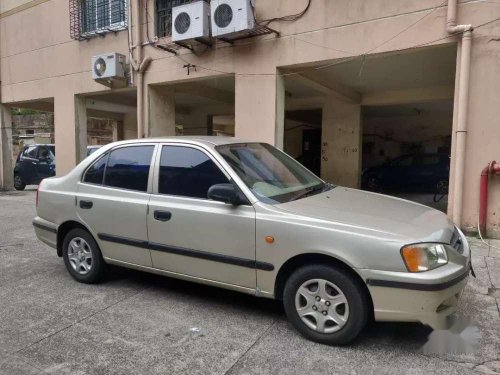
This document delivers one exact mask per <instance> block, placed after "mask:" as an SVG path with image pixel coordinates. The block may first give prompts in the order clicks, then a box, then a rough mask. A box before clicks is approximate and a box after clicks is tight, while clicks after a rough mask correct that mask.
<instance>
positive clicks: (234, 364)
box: [224, 319, 278, 375]
mask: <svg viewBox="0 0 500 375" xmlns="http://www.w3.org/2000/svg"><path fill="white" fill-rule="evenodd" d="M277 321H278V319H275V320H274V321H273V322H272V323H271V324H270V325H269V327H267V328H266V330H265V331H264V332H262V333H261V334H260V335H259V337H257V340H255V341H254V342H253V344H252V345H250V346H249V347H248V348H247V350H245V352H244V353H243V354H242V355H240V357H239V358H238V359H237V360H236V361H235V362H234V363H233V364H232V365H231V367H230V368H229V369H228V370H227V371H226V372H225V373H224V375H228V374H230V373H231V371H232V370H233V368H235V366H236V365H237V364H238V363H239V362H240V360H241V359H242V358H243V357H244V356H246V355H247V353H248V352H249V351H250V350H252V348H254V347H255V346H256V345H257V344H258V343H260V342H261V341H262V339H263V338H264V337H265V336H266V335H267V333H268V332H269V331H270V330H271V328H273V327H274V325H275V324H276V322H277Z"/></svg>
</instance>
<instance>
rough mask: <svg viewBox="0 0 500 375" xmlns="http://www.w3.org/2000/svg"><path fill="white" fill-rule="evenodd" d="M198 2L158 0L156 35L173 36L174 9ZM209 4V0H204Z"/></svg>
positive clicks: (190, 0) (191, 0)
mask: <svg viewBox="0 0 500 375" xmlns="http://www.w3.org/2000/svg"><path fill="white" fill-rule="evenodd" d="M194 1H196V0H156V35H157V36H159V37H163V36H171V35H172V8H173V7H176V6H179V5H183V4H189V3H192V2H194ZM204 1H206V2H207V3H208V2H210V1H209V0H204Z"/></svg>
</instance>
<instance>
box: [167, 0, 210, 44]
mask: <svg viewBox="0 0 500 375" xmlns="http://www.w3.org/2000/svg"><path fill="white" fill-rule="evenodd" d="M209 38H210V5H208V4H207V3H206V2H205V1H197V2H194V3H190V4H185V5H180V6H177V7H174V8H172V42H185V41H188V40H198V39H199V40H208V39H209Z"/></svg>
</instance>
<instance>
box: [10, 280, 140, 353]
mask: <svg viewBox="0 0 500 375" xmlns="http://www.w3.org/2000/svg"><path fill="white" fill-rule="evenodd" d="M147 289H149V288H144V289H141V290H139V291H138V292H137V293H134V294H132V295H130V296H127V297H125V298H122V299H120V300H118V301H116V302H115V303H112V304H111V305H109V306H106V307H105V308H103V309H100V310H98V311H95V312H93V313H91V314H89V315H87V316H85V317H83V318H82V319H80V320H77V321H75V322H73V323H71V324H68V325H67V326H65V327H63V328H61V329H59V330H57V331H55V332H52V333H51V334H50V335H47V336H44V337H42V338H41V339H39V340H37V341H35V342H32V343H31V344H28V345H26V346H25V347H23V348H21V349H18V350H16V351H15V352H12V353H9V354H8V355H15V354H19V353H20V352H22V351H24V350H27V349H29V348H31V347H33V346H35V345H37V344H39V343H40V342H42V341H44V340H47V339H49V338H51V337H53V336H55V335H57V334H59V333H61V332H64V331H66V330H67V329H69V328H71V327H73V326H75V325H77V324H80V323H81V322H83V321H85V320H87V319H90V318H92V317H93V316H95V315H97V314H99V313H102V312H104V311H106V310H109V309H110V308H112V307H113V306H116V305H118V304H119V303H122V302H124V301H126V300H128V299H130V298H132V297H135V296H137V295H139V294H141V293H142V292H144V291H145V290H147Z"/></svg>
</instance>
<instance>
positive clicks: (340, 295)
mask: <svg viewBox="0 0 500 375" xmlns="http://www.w3.org/2000/svg"><path fill="white" fill-rule="evenodd" d="M283 304H284V307H285V312H286V315H287V317H288V319H289V320H290V322H291V323H292V325H293V326H294V328H295V329H296V330H297V331H299V332H300V333H301V334H302V335H303V336H304V337H306V338H307V339H309V340H312V341H316V342H319V343H321V344H327V345H345V344H348V343H350V342H351V341H352V340H354V339H355V338H356V337H357V336H358V335H359V334H360V332H361V331H362V330H363V328H364V327H365V325H366V322H367V321H368V317H369V308H370V304H369V303H368V299H367V296H366V293H365V291H364V290H363V289H362V286H361V285H359V282H358V281H357V280H356V279H355V278H354V277H353V276H351V275H350V274H349V273H347V272H345V271H343V270H340V269H337V268H334V267H331V266H325V265H309V266H305V267H302V268H300V269H298V270H297V271H295V272H294V273H293V274H292V275H291V276H290V278H289V279H288V281H287V282H286V285H285V289H284V293H283Z"/></svg>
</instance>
